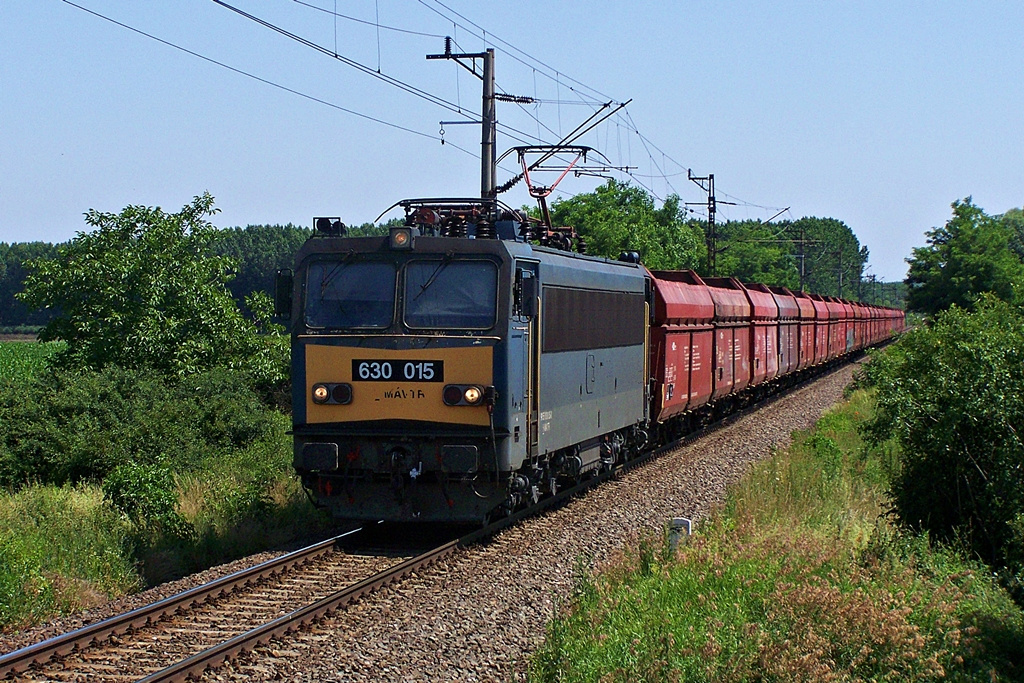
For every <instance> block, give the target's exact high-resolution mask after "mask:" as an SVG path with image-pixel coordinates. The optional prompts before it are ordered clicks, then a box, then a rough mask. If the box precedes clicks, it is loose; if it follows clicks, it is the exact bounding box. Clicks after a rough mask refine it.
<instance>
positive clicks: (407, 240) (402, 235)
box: [388, 226, 413, 249]
mask: <svg viewBox="0 0 1024 683" xmlns="http://www.w3.org/2000/svg"><path fill="white" fill-rule="evenodd" d="M388 235H389V241H390V244H391V248H392V249H412V238H413V229H412V228H410V227H406V226H400V227H394V228H391V230H390V231H389V232H388Z"/></svg>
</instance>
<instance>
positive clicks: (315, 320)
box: [305, 261, 396, 329]
mask: <svg viewBox="0 0 1024 683" xmlns="http://www.w3.org/2000/svg"><path fill="white" fill-rule="evenodd" d="M395 277H396V268H395V265H394V264H393V263H385V262H383V261H350V262H346V261H317V262H314V263H311V264H310V266H309V270H308V271H307V274H306V310H305V322H306V326H307V327H313V328H321V329H323V328H331V329H334V328H385V327H389V326H390V325H391V323H392V321H393V320H394V317H395Z"/></svg>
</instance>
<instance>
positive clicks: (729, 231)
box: [701, 221, 800, 289]
mask: <svg viewBox="0 0 1024 683" xmlns="http://www.w3.org/2000/svg"><path fill="white" fill-rule="evenodd" d="M716 233H717V237H716V240H717V250H718V254H717V256H716V257H715V270H716V271H717V273H718V274H719V275H723V276H731V277H736V278H739V279H740V280H741V281H743V282H761V283H764V284H766V285H775V286H779V287H790V288H792V289H796V288H797V287H798V286H799V284H800V273H799V271H798V270H797V267H796V259H795V258H794V257H793V253H792V252H793V247H792V244H791V243H789V242H787V241H786V240H787V239H789V238H788V230H787V224H785V223H783V224H770V223H762V222H761V221H728V222H727V223H724V224H722V225H720V226H718V227H717V228H716ZM701 272H703V270H702V271H701Z"/></svg>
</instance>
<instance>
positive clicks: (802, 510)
mask: <svg viewBox="0 0 1024 683" xmlns="http://www.w3.org/2000/svg"><path fill="white" fill-rule="evenodd" d="M871 411H872V400H871V397H870V395H868V394H867V393H865V392H857V393H855V394H854V395H853V396H852V398H851V400H850V401H849V402H848V403H846V404H844V405H842V406H840V407H837V408H836V409H834V410H832V411H830V412H829V413H827V414H826V415H825V416H824V417H823V418H822V420H821V421H820V422H819V424H818V425H817V427H816V429H814V430H812V431H810V432H808V433H803V434H798V435H797V438H796V440H795V443H794V445H793V446H792V447H791V448H790V449H788V450H787V451H786V452H784V453H780V454H778V455H777V456H776V457H775V458H773V459H772V460H770V461H767V462H765V463H762V464H761V465H760V466H758V467H756V468H755V469H754V470H753V472H752V473H751V474H750V475H749V476H748V477H747V478H745V479H744V481H743V482H742V483H740V484H739V485H738V486H737V487H735V488H734V489H733V490H732V492H731V494H730V497H729V500H728V502H727V504H726V505H725V507H724V509H723V510H722V511H721V512H720V514H718V515H716V516H715V517H714V518H713V519H712V520H711V521H709V522H708V523H707V524H705V525H704V527H703V528H702V529H701V530H700V532H699V533H698V534H697V535H695V536H694V537H692V539H691V541H690V542H689V543H688V544H685V545H683V546H682V547H681V548H680V549H679V550H678V551H676V552H673V551H671V550H669V549H668V546H667V545H666V544H665V543H664V542H663V540H662V539H659V538H644V539H638V540H637V542H636V543H635V544H634V548H633V549H632V550H630V551H628V552H626V553H623V554H622V555H621V556H620V557H618V558H616V559H615V560H613V561H612V562H610V563H609V564H608V565H607V566H605V567H603V569H602V571H601V572H599V573H598V574H596V575H593V576H590V575H582V576H581V577H580V579H579V583H578V587H577V591H576V595H575V596H574V599H573V601H572V602H571V603H570V604H569V605H567V606H566V607H565V609H564V610H563V612H562V613H561V614H560V615H559V616H558V617H557V618H556V619H554V620H553V621H552V623H551V624H550V625H549V628H548V636H547V640H546V642H545V644H544V646H543V647H542V648H541V650H540V651H539V652H538V653H537V655H536V656H535V657H534V659H533V661H532V669H531V677H532V679H533V680H536V681H590V680H602V681H618V680H621V681H633V680H657V681H660V680H686V681H744V680H785V681H843V680H880V681H881V680H889V681H903V680H936V679H941V678H949V679H952V680H977V679H984V680H1021V679H1022V678H1024V616H1022V614H1021V611H1020V610H1019V608H1017V607H1016V606H1015V605H1014V603H1013V602H1012V601H1011V600H1010V599H1009V598H1008V597H1007V595H1006V594H1005V593H1004V592H1003V591H1001V590H1000V589H999V587H998V586H997V585H996V584H995V583H994V582H993V581H992V580H991V577H990V576H989V575H988V574H987V573H986V572H985V571H984V569H983V568H982V567H981V565H977V564H975V563H973V562H971V561H967V560H964V559H963V558H961V557H959V556H958V555H957V554H956V553H955V552H952V551H949V550H938V549H936V548H933V547H931V546H930V544H929V543H928V540H927V538H920V537H912V536H908V535H906V534H904V533H903V532H902V531H901V530H899V529H898V528H896V527H894V526H892V525H891V524H890V522H889V521H888V517H887V516H886V514H885V513H886V511H887V510H888V498H887V496H886V494H885V485H884V482H885V481H886V474H887V472H888V471H889V470H890V469H891V468H893V467H895V466H896V464H895V463H896V459H895V457H894V456H895V451H894V450H893V448H894V447H893V446H892V444H885V445H882V446H879V447H868V446H866V445H865V444H864V443H863V442H862V441H861V439H860V436H859V433H858V425H860V424H862V423H863V422H864V421H865V420H867V419H868V418H869V417H870V415H871Z"/></svg>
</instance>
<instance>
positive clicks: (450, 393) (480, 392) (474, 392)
mask: <svg viewBox="0 0 1024 683" xmlns="http://www.w3.org/2000/svg"><path fill="white" fill-rule="evenodd" d="M486 398H487V393H486V391H485V390H484V388H483V387H481V386H478V385H476V384H449V385H447V386H445V388H444V391H442V392H441V400H443V401H444V404H445V405H446V406H478V405H482V404H483V403H484V399H486Z"/></svg>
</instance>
